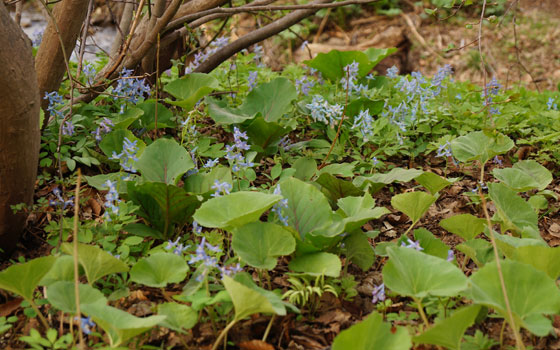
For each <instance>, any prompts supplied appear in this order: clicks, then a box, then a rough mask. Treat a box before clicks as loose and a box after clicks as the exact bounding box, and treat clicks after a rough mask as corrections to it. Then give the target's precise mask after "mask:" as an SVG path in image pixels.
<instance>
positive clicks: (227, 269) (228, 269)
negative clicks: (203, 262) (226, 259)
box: [218, 263, 243, 278]
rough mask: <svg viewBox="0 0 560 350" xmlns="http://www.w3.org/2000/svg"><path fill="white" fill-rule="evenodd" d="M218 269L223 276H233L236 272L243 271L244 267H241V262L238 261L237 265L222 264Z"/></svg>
mask: <svg viewBox="0 0 560 350" xmlns="http://www.w3.org/2000/svg"><path fill="white" fill-rule="evenodd" d="M218 269H219V270H220V273H221V274H222V278H224V276H233V275H235V274H236V273H239V272H241V271H243V269H242V268H241V265H240V264H239V263H237V264H236V265H231V266H220V267H218Z"/></svg>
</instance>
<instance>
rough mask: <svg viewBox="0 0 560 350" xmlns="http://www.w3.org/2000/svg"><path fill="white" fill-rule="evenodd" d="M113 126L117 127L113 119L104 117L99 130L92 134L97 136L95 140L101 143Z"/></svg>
mask: <svg viewBox="0 0 560 350" xmlns="http://www.w3.org/2000/svg"><path fill="white" fill-rule="evenodd" d="M113 126H115V124H113V122H112V121H111V119H109V118H105V117H103V120H101V122H100V123H99V126H98V127H97V129H95V131H93V132H92V133H93V134H94V135H95V140H96V141H97V142H101V135H102V134H108V133H109V132H111V130H112V127H113Z"/></svg>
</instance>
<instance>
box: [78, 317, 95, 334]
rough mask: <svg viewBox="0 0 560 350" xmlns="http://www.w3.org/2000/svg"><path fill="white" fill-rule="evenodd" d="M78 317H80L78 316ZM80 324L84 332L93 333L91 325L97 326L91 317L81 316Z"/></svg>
mask: <svg viewBox="0 0 560 350" xmlns="http://www.w3.org/2000/svg"><path fill="white" fill-rule="evenodd" d="M76 319H78V318H77V317H76ZM80 326H81V328H82V332H84V334H86V335H89V334H91V327H95V322H93V321H92V319H91V317H80Z"/></svg>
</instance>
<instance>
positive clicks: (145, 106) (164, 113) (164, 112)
mask: <svg viewBox="0 0 560 350" xmlns="http://www.w3.org/2000/svg"><path fill="white" fill-rule="evenodd" d="M136 107H137V108H140V109H141V110H142V111H143V112H144V113H143V114H142V116H141V117H140V119H138V121H137V122H136V123H134V126H135V127H136V128H138V129H143V128H145V129H146V130H154V129H155V127H156V101H155V100H146V101H144V102H142V103H139V104H137V105H136ZM175 126H176V123H175V122H174V121H173V112H171V111H170V110H169V109H168V108H167V107H165V106H164V105H163V104H161V103H159V102H158V104H157V127H158V129H161V128H172V127H175Z"/></svg>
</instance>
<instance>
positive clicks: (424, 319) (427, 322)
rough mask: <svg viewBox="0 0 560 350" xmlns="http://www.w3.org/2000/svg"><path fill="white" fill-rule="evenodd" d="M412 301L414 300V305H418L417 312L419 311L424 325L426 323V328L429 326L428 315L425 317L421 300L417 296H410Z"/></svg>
mask: <svg viewBox="0 0 560 350" xmlns="http://www.w3.org/2000/svg"><path fill="white" fill-rule="evenodd" d="M412 299H414V302H416V306H417V307H418V312H419V313H420V317H421V318H422V321H424V325H426V329H428V328H429V327H430V322H429V321H428V317H426V313H425V312H424V306H422V300H421V299H418V298H414V297H413V298H412Z"/></svg>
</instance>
